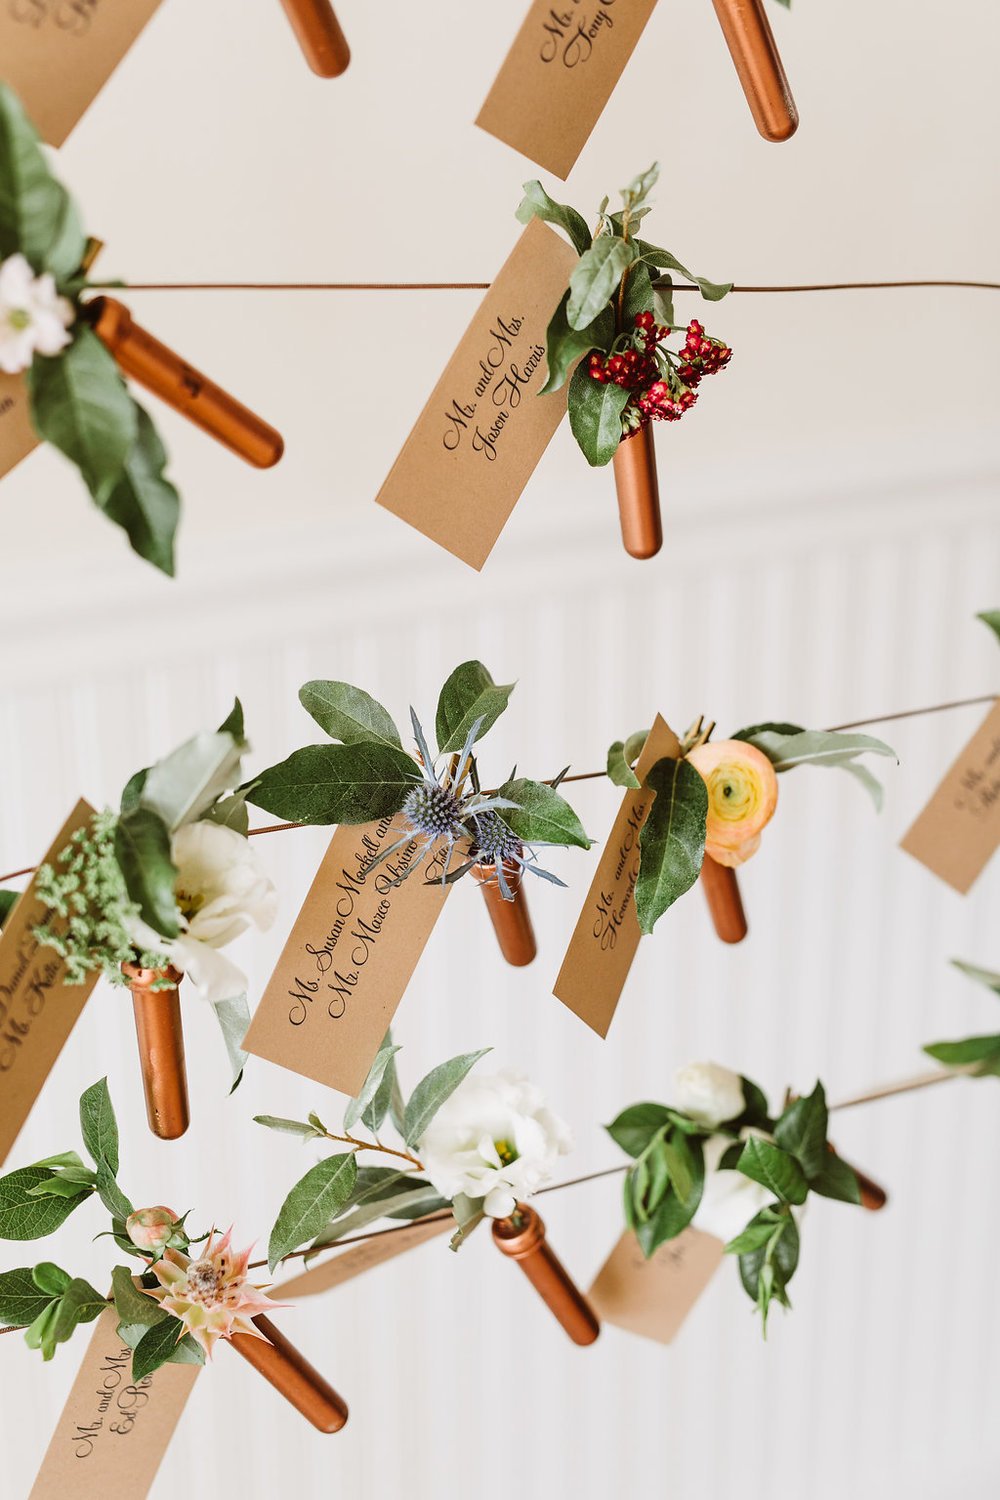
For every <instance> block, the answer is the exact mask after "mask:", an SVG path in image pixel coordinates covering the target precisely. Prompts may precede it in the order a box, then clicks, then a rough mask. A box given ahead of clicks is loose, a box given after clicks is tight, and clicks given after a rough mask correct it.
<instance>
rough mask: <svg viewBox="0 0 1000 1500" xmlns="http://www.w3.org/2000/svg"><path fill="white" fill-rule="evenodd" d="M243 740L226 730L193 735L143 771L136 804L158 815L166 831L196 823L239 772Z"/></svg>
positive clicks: (228, 787)
mask: <svg viewBox="0 0 1000 1500" xmlns="http://www.w3.org/2000/svg"><path fill="white" fill-rule="evenodd" d="M243 745H244V740H243V736H242V733H241V734H240V736H239V737H238V738H237V736H236V735H234V734H232V733H231V732H230V731H229V730H227V729H220V730H217V731H216V732H215V733H214V734H209V733H205V734H196V735H194V736H193V738H192V739H189V740H185V742H184V744H183V745H179V746H178V747H177V749H176V750H172V751H171V752H170V754H169V755H166V756H164V758H163V759H162V760H160V761H157V763H156V765H155V766H151V767H150V768H149V770H148V772H147V773H146V779H145V782H144V784H143V786H142V790H141V792H140V795H139V801H140V805H141V806H142V807H144V808H146V809H147V810H148V811H150V812H155V813H156V814H157V815H158V816H159V817H160V818H162V820H163V822H164V824H165V825H166V827H167V829H168V831H169V832H170V833H174V832H176V830H177V829H178V828H180V827H181V826H182V824H185V823H194V822H197V820H198V819H199V818H201V817H202V815H203V814H204V813H206V812H207V811H208V810H209V808H210V807H212V806H213V804H214V803H216V802H217V801H218V799H219V798H220V797H221V796H222V794H223V792H227V791H229V789H230V788H231V787H232V786H233V785H235V783H236V782H237V781H238V780H239V775H240V757H241V755H242V751H243Z"/></svg>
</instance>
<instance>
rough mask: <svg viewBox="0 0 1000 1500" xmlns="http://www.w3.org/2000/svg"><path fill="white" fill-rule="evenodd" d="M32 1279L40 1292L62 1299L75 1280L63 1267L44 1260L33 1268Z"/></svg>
mask: <svg viewBox="0 0 1000 1500" xmlns="http://www.w3.org/2000/svg"><path fill="white" fill-rule="evenodd" d="M31 1279H32V1281H33V1282H34V1283H35V1286H36V1287H37V1288H38V1290H39V1291H40V1292H44V1293H45V1294H46V1295H47V1296H49V1297H61V1296H62V1294H63V1292H64V1291H65V1290H66V1288H67V1287H68V1286H69V1284H70V1282H71V1281H72V1279H73V1278H72V1277H71V1276H70V1274H69V1272H68V1271H64V1270H63V1268H62V1266H57V1265H54V1264H53V1262H52V1261H51V1260H43V1261H42V1262H41V1263H40V1264H39V1265H37V1266H33V1267H32V1270H31Z"/></svg>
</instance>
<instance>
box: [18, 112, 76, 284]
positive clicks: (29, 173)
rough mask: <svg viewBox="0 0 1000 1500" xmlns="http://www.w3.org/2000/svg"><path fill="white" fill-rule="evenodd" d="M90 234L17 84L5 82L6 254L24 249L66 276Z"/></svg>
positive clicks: (41, 265) (38, 263)
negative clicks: (53, 168) (56, 173)
mask: <svg viewBox="0 0 1000 1500" xmlns="http://www.w3.org/2000/svg"><path fill="white" fill-rule="evenodd" d="M85 248H86V238H85V236H84V234H83V231H82V229H81V228H80V225H79V223H78V221H77V217H76V213H75V211H74V209H73V206H72V204H71V203H70V200H69V196H68V194H67V192H66V190H65V188H64V187H63V186H62V185H61V184H60V183H59V182H57V181H56V179H55V177H53V175H52V173H51V172H50V171H49V166H48V162H47V161H46V159H45V155H44V153H43V151H42V148H41V144H40V142H39V138H38V133H37V131H36V130H35V128H34V126H33V125H32V124H31V122H30V121H29V120H28V118H27V116H26V115H25V113H24V109H23V107H22V105H21V101H20V100H19V99H18V97H17V95H16V94H15V93H14V91H13V89H10V88H8V87H7V85H6V84H0V260H5V259H6V258H7V257H8V256H10V255H16V254H17V253H18V252H19V251H20V253H21V254H22V255H23V256H24V257H25V258H26V259H27V260H28V261H30V263H31V265H32V268H33V269H34V270H35V271H51V272H52V274H53V275H54V276H55V277H56V279H57V280H58V281H64V280H65V279H66V278H67V277H68V276H69V275H70V274H71V273H72V272H73V271H75V270H76V269H77V267H78V266H79V265H80V262H81V261H82V260H83V254H84V250H85Z"/></svg>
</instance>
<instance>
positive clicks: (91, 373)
mask: <svg viewBox="0 0 1000 1500" xmlns="http://www.w3.org/2000/svg"><path fill="white" fill-rule="evenodd" d="M100 248H101V247H100V244H99V242H98V241H96V240H93V239H88V237H87V236H86V234H85V233H84V231H83V228H82V226H81V220H80V215H79V212H78V210H77V208H76V206H75V205H74V203H73V201H72V199H71V198H70V196H69V194H68V193H67V191H66V189H65V188H64V187H63V186H62V184H61V183H60V182H59V181H58V180H57V178H56V177H55V176H54V175H53V173H52V171H51V170H50V168H49V164H48V160H47V158H46V156H45V154H44V152H43V150H42V148H41V144H40V142H39V139H38V135H37V132H36V131H35V130H34V128H33V126H32V125H31V123H30V122H29V121H28V119H27V118H26V116H25V114H24V111H23V109H22V107H21V104H20V101H19V100H18V98H17V96H16V95H15V94H14V93H13V92H12V91H11V89H9V88H8V87H6V86H5V85H3V84H0V371H2V372H3V373H4V374H7V375H17V374H21V373H22V372H23V373H24V375H25V377H26V383H27V392H28V403H29V411H30V417H31V424H32V426H33V428H34V430H35V433H36V435H37V436H38V437H39V438H40V439H41V440H42V441H43V442H47V443H51V444H52V446H53V447H55V448H58V449H59V451H60V452H61V453H62V454H64V456H65V457H66V458H68V459H69V461H70V462H71V463H72V464H74V465H75V466H76V468H77V469H79V471H80V475H81V477H82V479H83V481H84V483H85V484H86V486H87V489H88V490H89V492H90V495H91V498H92V499H93V501H94V503H95V505H96V506H97V507H98V509H99V510H101V511H103V513H104V514H105V515H106V516H107V517H108V519H109V520H110V521H113V522H114V523H115V524H116V525H118V526H120V527H121V528H122V529H123V530H124V531H125V533H126V535H127V536H128V539H129V542H130V543H131V545H132V548H133V551H135V552H137V553H138V554H139V556H140V557H144V558H145V559H146V560H147V561H148V562H151V563H152V564H153V565H154V566H155V567H157V568H159V569H160V570H161V571H162V572H164V573H168V574H171V575H172V574H173V571H174V536H175V533H176V530H177V523H178V518H179V514H180V497H179V495H178V493H177V490H176V489H175V488H174V486H173V484H172V483H171V482H170V480H169V479H167V477H166V474H165V472H164V471H165V466H166V462H167V455H166V452H165V450H164V447H163V443H162V442H161V441H160V437H159V435H158V433H157V431H156V428H155V427H154V425H153V422H152V420H151V419H150V417H149V416H148V414H147V413H146V411H145V410H144V409H143V408H142V407H141V406H140V405H139V403H138V402H137V401H136V400H135V399H134V398H133V396H132V395H131V393H130V391H129V388H128V386H127V385H126V383H125V381H124V379H123V378H122V373H121V372H122V370H124V371H125V372H126V373H128V374H131V375H133V376H134V378H136V379H137V380H140V381H141V382H142V383H143V384H145V385H147V386H148V387H149V388H150V389H151V390H153V391H154V392H155V393H156V394H157V395H159V396H161V397H162V398H163V399H164V400H166V401H168V402H169V403H170V404H171V405H172V406H174V407H175V408H176V409H177V410H179V411H181V412H182V413H183V414H184V415H186V416H188V417H190V418H191V419H192V420H193V421H195V422H196V423H197V424H198V425H199V426H201V427H203V428H205V429H206V430H207V431H209V432H211V433H212V434H213V435H214V436H217V437H219V438H220V439H221V440H222V441H223V442H225V443H226V444H227V445H228V446H229V447H232V448H234V449H235V451H237V452H241V453H242V454H243V456H245V457H247V458H249V459H250V461H251V462H254V463H259V464H262V465H264V466H266V465H268V464H271V463H275V462H277V459H278V458H279V457H280V456H281V439H280V436H279V435H278V434H277V433H275V432H274V431H273V429H270V428H268V427H267V425H266V424H265V423H262V422H261V421H260V419H259V418H256V417H254V416H253V414H252V413H251V412H248V411H247V410H246V408H244V407H242V406H240V405H239V403H238V402H235V401H233V399H232V398H231V397H229V396H227V395H226V393H225V392H223V391H220V390H219V388H218V387H215V386H212V385H211V382H208V381H206V380H205V378H204V377H203V376H201V375H199V373H198V372H197V371H196V370H193V369H192V368H191V367H190V366H189V365H186V364H185V363H184V362H183V361H182V360H180V359H179V358H178V357H177V356H176V355H174V354H173V353H172V352H171V351H170V350H168V349H167V348H165V346H164V345H162V344H160V343H159V342H158V341H157V340H155V339H153V338H151V337H150V336H149V335H148V334H146V333H145V332H144V330H142V329H140V328H139V327H138V326H137V325H135V324H133V323H132V321H131V317H130V315H129V313H128V311H127V309H126V308H124V307H123V306H122V305H121V304H120V303H118V302H115V301H113V299H111V298H109V297H96V298H94V297H91V298H90V300H88V294H90V293H92V292H93V291H94V289H95V288H96V287H97V285H98V284H97V283H94V282H91V281H90V280H89V279H88V274H89V270H90V267H91V265H92V263H93V260H94V258H95V257H96V255H97V253H98V251H99V250H100Z"/></svg>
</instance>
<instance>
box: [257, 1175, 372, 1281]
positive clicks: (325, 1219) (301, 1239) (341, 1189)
mask: <svg viewBox="0 0 1000 1500" xmlns="http://www.w3.org/2000/svg"><path fill="white" fill-rule="evenodd" d="M357 1175H358V1164H357V1162H356V1161H355V1159H354V1153H353V1152H345V1153H343V1154H341V1155H337V1156H328V1157H326V1158H325V1159H324V1160H323V1161H321V1162H317V1164H316V1165H315V1166H314V1167H311V1168H310V1170H309V1171H308V1172H307V1173H306V1175H305V1176H304V1177H302V1178H300V1180H299V1181H298V1182H297V1183H296V1184H295V1186H294V1187H293V1188H292V1190H291V1192H290V1193H289V1194H288V1197H287V1198H286V1199H285V1201H284V1203H283V1204H282V1205H281V1208H280V1210H279V1212H278V1217H277V1219H276V1220H275V1221H274V1228H273V1229H272V1230H271V1239H270V1243H269V1244H268V1247H267V1263H268V1266H269V1267H270V1269H271V1271H272V1272H273V1271H274V1268H275V1266H276V1265H277V1264H278V1262H279V1261H280V1260H281V1257H282V1256H283V1255H287V1254H288V1253H289V1251H291V1250H297V1249H298V1248H299V1246H300V1245H304V1244H305V1243H306V1241H307V1240H312V1239H315V1238H316V1236H317V1235H318V1234H319V1233H320V1231H321V1230H323V1229H325V1227H326V1225H327V1224H329V1222H330V1220H331V1219H332V1218H334V1217H335V1215H336V1213H337V1211H338V1210H339V1209H340V1208H342V1207H343V1205H344V1204H345V1203H346V1202H347V1200H348V1198H349V1197H350V1196H351V1193H352V1192H353V1190H354V1184H355V1180H356V1178H357Z"/></svg>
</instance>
